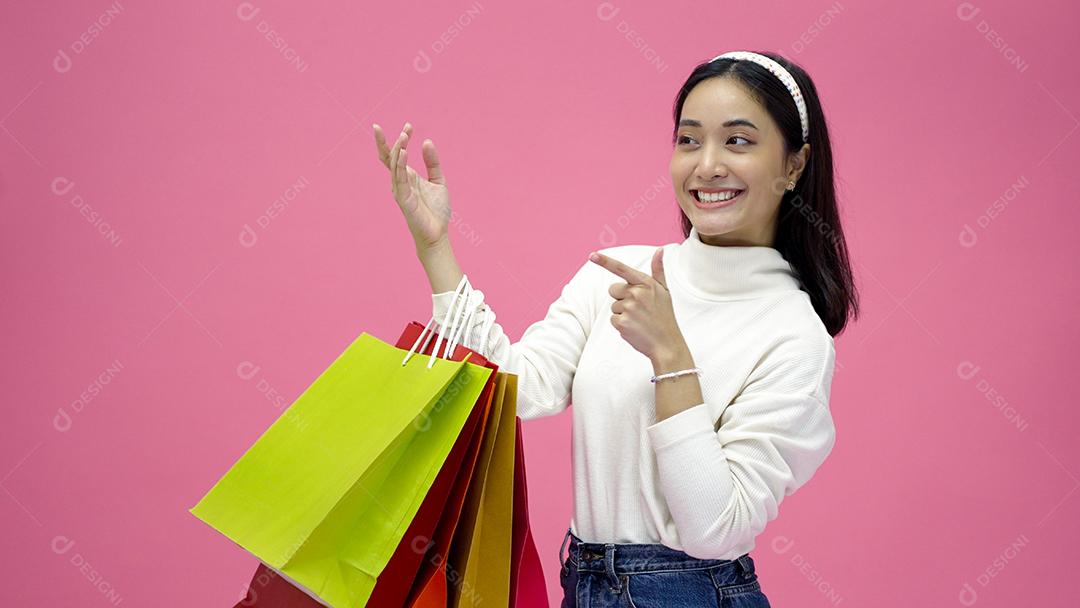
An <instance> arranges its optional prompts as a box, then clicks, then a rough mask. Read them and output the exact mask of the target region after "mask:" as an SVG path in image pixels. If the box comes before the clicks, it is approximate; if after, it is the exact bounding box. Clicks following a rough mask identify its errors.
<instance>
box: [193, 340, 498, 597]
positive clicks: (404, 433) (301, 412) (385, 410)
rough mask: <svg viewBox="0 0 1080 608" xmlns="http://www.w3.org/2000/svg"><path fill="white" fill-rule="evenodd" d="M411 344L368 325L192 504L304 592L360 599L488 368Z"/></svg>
mask: <svg viewBox="0 0 1080 608" xmlns="http://www.w3.org/2000/svg"><path fill="white" fill-rule="evenodd" d="M407 352H408V351H405V350H402V349H399V348H397V347H395V346H393V345H390V344H387V343H385V342H383V341H381V340H379V339H377V338H375V337H374V336H371V335H370V334H367V333H364V334H361V335H360V336H359V337H358V338H357V339H356V340H355V341H354V342H353V343H352V344H351V345H350V346H349V347H348V348H347V349H346V350H345V352H343V353H342V354H341V355H340V356H338V358H337V359H336V360H335V361H334V362H333V363H332V364H331V365H330V367H328V368H327V369H326V370H325V371H323V373H322V374H320V375H319V377H318V378H316V380H315V381H314V382H313V383H312V384H311V386H309V387H308V388H307V389H306V390H305V391H304V392H303V393H302V394H301V395H300V397H298V398H297V399H296V401H295V402H293V404H292V405H290V406H289V408H288V409H287V410H286V411H285V412H284V413H283V414H282V415H281V416H280V417H279V418H278V419H277V420H276V421H275V422H274V423H273V424H272V425H271V426H270V428H269V429H267V430H266V432H265V433H263V435H262V436H261V437H260V438H259V439H258V440H257V441H256V442H255V443H254V444H253V445H252V446H251V447H250V448H249V449H248V450H247V452H246V453H245V454H244V455H243V456H242V457H241V458H240V459H239V460H238V461H237V462H236V463H235V464H234V465H233V466H232V467H231V468H230V469H229V471H228V472H227V473H226V474H225V475H224V476H223V477H222V478H221V479H220V480H219V481H218V482H217V483H216V484H215V485H214V486H213V487H212V488H211V489H210V491H209V492H208V493H207V494H206V495H205V496H204V497H203V498H202V500H200V501H199V503H198V504H196V505H195V506H194V507H193V508H192V509H190V512H191V513H192V514H193V515H195V516H196V517H198V518H199V519H201V520H203V521H205V522H206V523H207V524H209V525H210V526H211V527H213V528H214V529H216V530H217V531H219V532H220V533H222V534H224V535H225V536H226V537H228V538H229V539H231V540H233V541H234V542H236V543H237V544H239V545H240V546H241V547H243V548H244V549H246V550H247V551H249V552H251V553H252V554H254V555H255V556H256V557H258V558H259V559H260V560H261V561H262V562H263V563H265V564H266V565H267V566H269V567H270V568H273V569H274V570H275V571H277V572H278V574H280V575H282V576H283V577H285V578H286V579H288V580H289V581H290V582H292V583H293V584H294V585H296V586H297V587H298V588H300V589H302V590H304V591H305V592H307V593H308V594H309V595H312V596H313V597H316V598H317V599H319V600H321V601H323V602H324V603H327V604H329V605H331V606H335V607H336V606H350V607H353V606H363V605H364V604H365V602H366V601H367V599H368V598H369V597H370V595H371V591H372V589H373V588H374V586H375V582H376V579H377V577H378V575H379V573H380V572H382V570H383V568H384V567H385V566H386V564H387V562H388V561H389V559H390V557H391V556H392V555H393V553H394V550H395V549H396V547H397V545H398V544H399V543H400V541H401V539H402V537H403V536H404V534H405V531H406V529H407V528H408V526H409V523H410V521H411V520H412V518H413V516H414V515H415V514H416V512H417V511H418V509H419V507H420V503H421V502H422V501H423V498H424V496H425V495H426V493H427V491H428V490H429V489H430V487H431V485H432V483H433V481H434V479H435V476H436V475H437V473H438V471H439V469H440V468H441V466H442V463H443V462H444V461H445V459H446V457H447V455H448V454H449V453H450V450H451V448H452V447H453V444H454V441H455V440H456V439H457V436H458V434H459V433H460V432H461V429H462V427H463V426H464V424H465V421H466V419H467V418H468V416H469V413H470V412H471V410H472V408H473V406H474V405H475V404H476V401H477V399H478V397H479V395H480V393H481V391H482V390H483V388H484V386H485V384H486V383H487V382H488V379H489V377H490V376H491V373H492V370H491V369H490V368H487V367H482V366H478V365H474V364H472V363H468V362H467V360H466V361H451V360H448V359H442V358H436V359H435V360H434V362H433V364H432V366H431V367H428V362H429V360H430V359H429V357H428V356H419V355H415V356H412V357H410V358H409V359H408V362H407V363H406V364H405V365H402V360H403V359H404V356H405V355H406V354H407ZM406 454H407V455H408V456H407V457H406Z"/></svg>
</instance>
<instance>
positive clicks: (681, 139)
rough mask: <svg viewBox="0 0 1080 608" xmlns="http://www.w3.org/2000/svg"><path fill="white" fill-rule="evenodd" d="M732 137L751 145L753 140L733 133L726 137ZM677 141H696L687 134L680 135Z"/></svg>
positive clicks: (684, 142) (729, 139)
mask: <svg viewBox="0 0 1080 608" xmlns="http://www.w3.org/2000/svg"><path fill="white" fill-rule="evenodd" d="M733 139H741V140H743V141H745V142H746V145H753V143H754V142H752V141H750V140H749V139H747V138H745V137H742V136H741V135H733V136H731V137H730V138H728V141H729V142H730V141H731V140H733ZM677 141H678V143H680V144H688V143H691V142H693V143H696V142H694V138H692V137H690V136H687V135H680V136H679V138H678V140H677Z"/></svg>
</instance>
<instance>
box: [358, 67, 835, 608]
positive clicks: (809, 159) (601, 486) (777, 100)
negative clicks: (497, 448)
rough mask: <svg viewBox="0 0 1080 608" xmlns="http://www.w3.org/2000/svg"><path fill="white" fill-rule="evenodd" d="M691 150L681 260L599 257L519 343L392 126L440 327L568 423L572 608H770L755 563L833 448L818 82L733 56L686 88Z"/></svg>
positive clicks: (823, 137) (682, 168)
mask: <svg viewBox="0 0 1080 608" xmlns="http://www.w3.org/2000/svg"><path fill="white" fill-rule="evenodd" d="M674 135H675V147H674V150H673V153H672V158H671V176H672V186H673V187H674V190H675V195H676V199H677V201H678V206H679V209H680V212H681V214H682V222H683V234H684V237H685V240H683V241H682V242H681V243H678V242H676V243H668V244H665V245H662V246H659V247H657V246H655V245H622V246H617V247H608V248H606V249H601V250H599V251H597V252H594V253H595V254H596V255H592V256H589V259H588V260H587V261H584V262H583V264H582V265H581V267H580V268H578V270H577V272H576V273H575V274H574V275H573V277H572V278H571V279H570V281H569V282H568V283H567V284H566V285H565V286H564V287H563V289H562V292H561V294H560V296H559V298H558V299H557V300H556V301H555V302H553V303H552V304H551V306H550V307H549V308H548V312H547V315H546V316H545V317H544V318H543V319H541V320H539V321H536V322H535V323H533V324H532V325H530V326H529V327H528V328H527V329H526V330H525V332H524V334H523V335H522V336H521V339H520V340H518V341H516V342H512V341H511V340H510V338H509V337H508V336H507V335H506V334H505V333H504V332H503V330H502V327H501V326H500V325H499V324H498V323H496V322H495V311H494V310H492V309H491V307H490V306H488V305H487V304H486V303H485V301H484V293H483V292H482V291H480V290H479V289H473V288H472V286H471V284H470V283H469V280H468V277H467V276H465V274H464V273H463V272H462V271H461V268H460V267H459V266H458V263H457V259H456V257H455V256H454V254H453V250H452V248H451V246H450V240H449V236H448V231H447V226H448V222H449V218H451V217H452V213H451V210H450V202H449V194H448V192H447V187H446V183H447V182H446V176H445V175H444V174H443V171H442V168H441V165H440V163H439V157H438V155H437V154H436V152H435V145H434V144H433V143H432V142H430V141H425V142H424V144H423V145H422V146H421V154H422V156H423V158H424V163H425V165H426V166H427V170H428V171H427V172H428V178H427V179H426V180H425V179H422V178H420V176H419V175H418V174H417V173H416V172H415V171H413V170H412V169H411V168H409V167H408V165H407V163H406V160H407V158H406V151H405V150H406V146H407V145H408V142H409V138H410V136H411V125H409V124H408V123H406V125H405V129H404V130H403V131H402V133H401V135H399V136H398V138H397V140H396V142H395V143H394V145H393V147H388V146H387V142H386V140H385V138H384V136H383V134H382V131H381V129H379V128H378V127H376V128H375V140H376V145H377V150H378V153H379V158H380V159H381V160H382V162H383V164H385V165H386V166H387V168H388V169H389V170H390V173H391V175H392V176H393V179H392V189H393V192H394V197H395V200H396V201H397V203H398V206H399V207H400V208H401V210H402V212H403V214H404V215H405V219H406V223H407V225H408V227H409V230H410V232H411V233H412V235H413V238H414V240H415V242H416V251H417V255H418V257H419V259H420V262H421V263H422V264H423V266H424V269H425V271H426V272H427V275H428V279H429V281H430V283H431V288H432V305H433V306H432V308H433V316H434V320H435V321H437V322H438V324H439V327H440V328H445V327H449V326H451V325H454V326H456V327H460V328H462V330H463V332H464V333H463V335H462V336H461V338H460V344H462V345H463V346H465V347H467V348H470V349H472V350H474V351H476V352H478V353H480V354H481V355H483V356H484V357H486V358H487V359H488V360H489V361H492V362H494V363H496V364H497V365H499V367H500V369H502V370H504V371H506V372H509V373H511V374H514V375H516V376H517V377H518V395H517V413H518V416H519V417H520V418H521V419H522V420H530V419H534V418H540V417H544V416H551V415H554V414H558V413H560V412H562V411H564V410H566V409H567V408H568V407H569V406H570V404H571V402H572V403H573V407H572V408H571V410H572V413H573V434H572V437H573V439H572V441H573V444H572V451H571V455H572V458H571V460H572V463H573V488H574V501H573V504H574V511H573V517H571V519H570V522H569V523H570V525H569V527H568V528H567V530H566V533H565V535H564V537H563V546H562V547H561V548H560V554H559V560H560V571H559V580H560V582H561V584H562V588H563V600H562V606H563V608H572V607H576V606H579V605H581V606H598V605H604V606H608V605H621V606H638V607H639V608H646V607H649V606H668V607H679V606H695V607H700V606H724V607H728V606H745V607H751V608H753V607H767V606H769V600H768V598H767V597H766V596H765V594H764V592H763V591H762V588H761V584H760V583H759V581H758V578H757V574H756V569H755V564H754V560H753V559H751V557H750V551H751V550H753V549H754V547H755V539H756V538H757V537H758V536H759V535H760V534H761V533H762V532H763V531H764V529H765V525H766V524H767V523H768V522H769V521H771V520H773V519H775V518H776V517H777V515H778V513H779V507H780V504H781V502H782V501H783V500H784V499H785V498H786V497H788V496H790V495H791V494H793V493H794V492H795V491H796V490H797V489H798V488H800V487H801V486H803V485H804V484H806V483H807V482H808V481H809V480H810V478H811V477H813V475H814V473H815V472H816V471H817V470H818V468H819V467H820V466H821V465H822V463H823V462H824V461H825V459H826V457H827V456H828V455H829V453H830V452H831V450H832V447H833V445H834V442H835V438H836V429H835V427H834V425H833V421H832V415H831V412H830V409H829V394H830V390H831V384H832V377H833V369H834V363H835V357H836V355H835V349H834V344H833V336H834V335H836V334H837V333H839V331H840V330H841V329H842V328H843V327H844V324H845V323H846V317H847V315H848V312H849V308H852V307H853V306H854V304H855V294H854V290H853V289H852V285H851V280H850V269H849V268H848V264H847V257H846V251H845V248H844V239H843V235H842V233H841V231H840V224H839V221H838V218H837V213H836V200H835V196H834V194H833V190H832V174H831V173H832V159H831V152H830V148H829V142H828V133H827V132H826V130H825V121H824V117H823V116H822V113H821V106H820V104H819V103H818V100H817V94H816V91H815V90H814V87H813V85H812V83H811V82H810V79H809V77H808V76H806V74H805V72H803V71H802V69H800V68H798V67H797V66H795V65H794V64H792V63H790V62H788V61H786V60H784V59H782V58H781V57H779V56H776V55H769V54H764V53H747V52H741V51H739V52H734V53H731V54H728V53H725V54H724V55H721V56H719V57H716V58H714V59H713V60H711V61H709V62H706V63H703V64H701V65H699V66H697V67H696V68H695V69H694V71H693V72H692V73H691V75H690V77H689V78H688V80H687V82H686V83H685V84H684V85H683V87H682V88H681V89H680V91H679V95H678V98H677V99H676V104H675V134H674ZM802 209H806V210H809V211H812V212H813V213H814V214H816V215H815V216H814V217H817V218H820V219H822V220H823V221H824V222H826V223H827V228H828V230H825V231H822V230H821V229H820V228H821V227H820V226H814V225H813V223H811V222H808V221H806V220H805V218H804V217H803V216H802V215H801V214H799V213H795V212H794V211H796V210H802ZM583 258H584V256H583ZM451 317H453V318H451ZM439 331H440V332H441V331H442V330H441V329H439Z"/></svg>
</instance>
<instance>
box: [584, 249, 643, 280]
mask: <svg viewBox="0 0 1080 608" xmlns="http://www.w3.org/2000/svg"><path fill="white" fill-rule="evenodd" d="M589 260H590V261H591V262H594V263H595V264H597V265H598V266H603V267H604V268H607V269H608V270H610V271H611V272H613V273H615V274H616V275H618V276H619V277H621V278H623V279H625V280H626V282H628V283H630V284H638V285H645V284H647V283H648V282H649V281H651V280H652V277H650V276H649V275H647V274H645V273H643V272H641V271H640V270H637V269H635V268H631V267H629V266H627V265H626V264H623V263H622V262H620V261H619V260H616V259H615V258H612V257H608V256H606V255H604V254H602V253H600V252H596V251H594V252H593V254H592V256H590V257H589Z"/></svg>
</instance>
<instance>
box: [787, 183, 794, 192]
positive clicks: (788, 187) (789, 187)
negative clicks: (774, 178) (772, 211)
mask: <svg viewBox="0 0 1080 608" xmlns="http://www.w3.org/2000/svg"><path fill="white" fill-rule="evenodd" d="M794 189H795V182H788V183H787V188H785V190H788V191H791V190H794Z"/></svg>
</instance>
